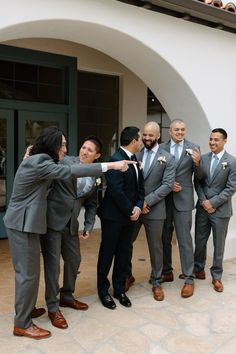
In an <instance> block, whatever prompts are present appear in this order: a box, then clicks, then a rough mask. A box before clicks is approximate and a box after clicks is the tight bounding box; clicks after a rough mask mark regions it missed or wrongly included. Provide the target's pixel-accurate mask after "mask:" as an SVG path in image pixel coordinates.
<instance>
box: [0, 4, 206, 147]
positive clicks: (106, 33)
mask: <svg viewBox="0 0 236 354" xmlns="http://www.w3.org/2000/svg"><path fill="white" fill-rule="evenodd" d="M25 2H26V3H27V6H28V16H27V20H26V19H25V18H24V19H23V18H22V15H21V14H20V13H19V18H14V19H12V21H9V23H8V24H7V26H6V27H5V28H4V27H2V28H1V29H0V39H1V41H2V42H5V41H7V40H13V39H21V38H27V37H31V38H32V37H35V38H39V37H40V38H54V39H63V40H67V41H71V42H76V43H80V44H83V45H86V46H89V47H91V48H94V49H96V50H99V51H101V52H103V53H105V54H107V55H109V56H110V57H112V58H114V59H116V60H117V61H119V62H120V63H122V64H123V65H124V66H126V67H127V68H128V69H129V70H131V71H132V72H133V73H135V74H136V75H137V76H138V77H139V78H140V79H141V80H142V81H143V82H144V83H145V84H146V85H147V86H148V87H149V88H151V90H152V91H153V92H154V93H155V94H156V96H157V97H158V99H159V100H160V102H161V103H162V105H163V107H164V108H165V110H166V111H167V113H168V115H169V117H170V118H171V119H173V118H176V117H181V118H183V119H184V120H185V121H186V122H187V124H188V133H189V136H190V138H191V139H192V140H194V141H199V136H197V132H198V131H203V132H206V136H205V137H204V136H201V140H202V144H206V141H207V138H208V131H209V129H208V128H209V123H208V121H207V115H206V114H205V112H204V109H203V107H202V106H201V104H200V101H199V99H198V98H197V96H196V95H195V93H194V92H193V90H192V88H191V85H190V83H188V82H187V80H186V79H185V77H184V73H183V72H182V73H181V72H179V70H178V67H177V66H176V65H175V62H174V61H171V60H170V58H169V57H168V55H165V53H164V51H163V50H162V47H163V45H167V43H163V33H164V31H165V29H164V28H163V30H162V32H161V31H160V30H159V37H160V44H158V43H155V42H151V43H150V41H148V38H149V40H150V32H148V31H147V32H146V36H147V38H145V36H143V34H142V38H141V36H140V30H141V29H140V30H138V31H137V27H135V25H137V24H138V23H140V21H141V22H142V21H144V20H145V17H144V18H143V17H142V16H143V12H140V9H138V8H137V9H136V8H135V7H132V16H133V18H135V15H136V22H134V23H133V24H132V26H130V27H129V28H126V26H123V27H122V26H121V27H120V26H119V20H118V18H119V17H120V18H122V17H123V21H122V22H124V19H125V18H126V19H127V11H128V12H130V10H131V8H130V7H129V6H127V7H126V5H124V4H120V3H117V2H115V1H113V0H109V1H107V0H104V1H102V2H101V1H100V5H101V3H102V9H103V11H102V9H101V8H99V11H96V9H95V14H94V12H93V14H92V13H91V9H89V6H92V4H91V2H90V1H86V5H87V11H86V9H85V8H84V6H85V1H78V2H77V3H75V2H73V1H72V2H71V4H73V6H74V11H72V8H70V11H68V13H67V12H63V18H62V14H61V9H59V8H53V5H54V4H55V3H54V2H53V1H49V5H50V6H49V8H48V6H47V9H48V11H45V10H44V9H42V6H41V5H42V3H41V4H40V5H36V4H34V12H33V13H31V12H30V3H29V2H27V1H25ZM62 3H63V1H62V2H61V4H60V5H62ZM95 3H99V1H96V0H95V1H93V6H94V5H95ZM67 4H68V2H65V5H67ZM105 5H106V8H105ZM36 6H39V8H38V9H36ZM81 9H82V11H81ZM53 10H54V11H53ZM93 10H94V9H93ZM76 13H77V15H75V14H76ZM72 14H73V16H72ZM144 15H145V16H146V17H147V16H148V17H149V21H152V20H153V18H150V16H149V12H148V11H145V12H144ZM106 16H109V18H107V17H106ZM66 17H67V18H66ZM112 18H113V21H112ZM115 20H117V21H115ZM10 22H11V23H10ZM160 25H161V24H160ZM153 31H154V28H153V29H152V33H153ZM157 38H158V34H157ZM156 44H158V45H156ZM168 45H170V46H173V45H174V39H173V40H172V43H168ZM158 49H159V50H158ZM206 127H207V129H206Z"/></svg>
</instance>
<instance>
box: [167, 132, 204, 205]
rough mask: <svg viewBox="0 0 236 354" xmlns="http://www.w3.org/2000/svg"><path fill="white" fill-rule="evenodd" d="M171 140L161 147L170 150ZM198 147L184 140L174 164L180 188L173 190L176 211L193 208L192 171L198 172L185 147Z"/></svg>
mask: <svg viewBox="0 0 236 354" xmlns="http://www.w3.org/2000/svg"><path fill="white" fill-rule="evenodd" d="M170 146H171V140H169V141H168V142H167V143H163V144H161V147H162V148H163V149H165V150H166V151H168V152H170ZM194 148H197V149H198V150H200V147H199V146H198V145H196V144H193V143H191V142H190V141H188V140H186V139H185V140H184V145H183V151H182V155H181V156H180V159H179V161H178V162H177V164H176V173H175V181H176V182H179V183H180V185H181V187H182V190H181V191H180V192H177V193H175V192H173V193H172V195H173V203H174V206H175V208H176V209H177V210H178V211H189V210H193V209H194V194H193V173H195V174H198V173H199V168H198V167H196V166H195V165H194V163H193V160H192V158H191V156H190V155H188V153H187V152H186V149H194Z"/></svg>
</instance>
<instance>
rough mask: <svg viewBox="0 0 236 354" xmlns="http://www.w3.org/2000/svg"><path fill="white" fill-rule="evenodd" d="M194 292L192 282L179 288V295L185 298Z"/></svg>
mask: <svg viewBox="0 0 236 354" xmlns="http://www.w3.org/2000/svg"><path fill="white" fill-rule="evenodd" d="M193 292H194V284H184V286H183V288H182V290H181V296H182V297H184V298H186V297H190V296H192V295H193Z"/></svg>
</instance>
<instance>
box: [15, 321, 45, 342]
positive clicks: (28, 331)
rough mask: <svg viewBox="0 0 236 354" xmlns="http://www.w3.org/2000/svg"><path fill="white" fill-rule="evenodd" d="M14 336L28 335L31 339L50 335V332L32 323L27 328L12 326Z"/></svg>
mask: <svg viewBox="0 0 236 354" xmlns="http://www.w3.org/2000/svg"><path fill="white" fill-rule="evenodd" d="M13 334H14V336H19V337H28V338H32V339H45V338H49V337H51V332H50V331H47V330H46V329H43V328H40V327H38V326H36V325H35V324H33V323H32V325H31V326H29V327H28V328H20V327H14V330H13Z"/></svg>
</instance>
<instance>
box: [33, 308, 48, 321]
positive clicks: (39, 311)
mask: <svg viewBox="0 0 236 354" xmlns="http://www.w3.org/2000/svg"><path fill="white" fill-rule="evenodd" d="M45 312H46V310H45V309H44V308H43V307H39V308H37V307H34V308H33V310H32V311H31V317H32V318H37V317H40V316H42V315H43V314H44V313H45Z"/></svg>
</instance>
